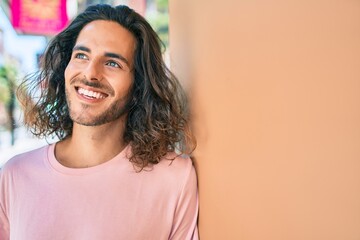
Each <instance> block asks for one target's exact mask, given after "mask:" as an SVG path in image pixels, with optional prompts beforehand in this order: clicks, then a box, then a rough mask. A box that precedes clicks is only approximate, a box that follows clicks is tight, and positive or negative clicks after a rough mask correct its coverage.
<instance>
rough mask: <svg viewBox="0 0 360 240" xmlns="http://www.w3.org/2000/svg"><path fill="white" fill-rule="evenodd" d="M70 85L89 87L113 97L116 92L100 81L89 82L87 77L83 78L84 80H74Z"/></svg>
mask: <svg viewBox="0 0 360 240" xmlns="http://www.w3.org/2000/svg"><path fill="white" fill-rule="evenodd" d="M70 84H71V85H74V84H82V85H85V86H88V87H91V88H95V89H98V90H99V91H100V92H105V93H107V94H109V95H111V96H113V95H114V94H115V93H114V90H113V89H112V88H111V87H110V86H109V85H105V84H103V83H101V82H99V81H88V80H87V79H86V78H85V77H82V78H73V79H72V80H71V81H70Z"/></svg>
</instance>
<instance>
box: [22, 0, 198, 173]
mask: <svg viewBox="0 0 360 240" xmlns="http://www.w3.org/2000/svg"><path fill="white" fill-rule="evenodd" d="M95 20H107V21H114V22H117V23H119V24H120V25H121V26H123V27H124V28H126V29H127V30H129V31H130V32H131V33H132V34H133V35H134V36H135V38H136V41H137V42H136V50H135V59H134V85H133V89H132V97H131V99H130V100H129V103H128V119H127V124H126V129H125V133H124V139H125V141H126V142H128V143H129V144H130V145H131V147H132V156H131V158H130V161H132V162H133V163H135V164H136V165H137V166H139V167H141V168H144V167H146V166H148V165H149V164H156V163H158V162H159V161H160V160H161V158H162V157H163V156H165V155H166V153H168V152H173V151H175V152H177V153H179V154H183V153H184V154H190V153H191V152H192V151H193V150H194V148H195V145H196V144H195V139H194V137H193V135H192V134H191V131H190V127H189V123H188V116H189V114H188V109H187V101H186V96H185V93H184V91H183V89H182V87H181V86H180V84H179V82H178V80H177V78H176V77H175V76H174V75H173V74H172V73H171V71H170V70H169V69H168V68H167V67H166V65H165V63H164V61H163V59H162V53H161V41H160V39H159V37H158V36H157V34H156V33H155V31H154V30H153V29H152V27H151V26H150V25H149V23H148V22H147V21H146V20H145V19H144V18H143V17H142V16H140V15H139V14H138V13H136V12H135V11H133V10H132V9H130V8H128V7H127V6H117V7H111V6H109V5H104V4H99V5H94V6H90V7H88V8H87V9H86V10H85V11H84V12H83V13H81V14H79V15H78V16H77V17H76V18H75V19H74V20H73V21H72V22H71V23H70V25H69V26H68V27H67V28H66V29H65V30H64V31H62V32H61V33H59V34H58V35H57V36H55V37H54V38H53V39H52V40H51V42H50V43H49V45H48V48H47V50H46V52H45V54H44V56H43V58H42V68H41V70H39V72H37V73H36V74H34V75H31V76H28V77H26V78H25V80H24V82H23V83H22V84H21V86H20V88H19V91H18V96H19V98H20V102H22V105H23V106H24V110H25V124H26V125H27V126H28V127H29V129H30V130H31V131H32V133H33V134H34V135H36V136H38V137H47V136H51V135H56V136H57V137H58V138H59V139H60V140H61V139H64V138H66V137H67V136H70V135H71V133H72V127H73V121H72V120H71V119H70V116H69V109H68V105H67V102H66V97H65V79H64V71H65V68H66V66H67V64H68V63H69V61H70V57H71V54H72V49H73V47H74V45H75V42H76V39H77V37H78V35H79V33H80V31H81V30H82V28H83V27H84V26H85V25H86V24H88V23H89V22H92V21H95Z"/></svg>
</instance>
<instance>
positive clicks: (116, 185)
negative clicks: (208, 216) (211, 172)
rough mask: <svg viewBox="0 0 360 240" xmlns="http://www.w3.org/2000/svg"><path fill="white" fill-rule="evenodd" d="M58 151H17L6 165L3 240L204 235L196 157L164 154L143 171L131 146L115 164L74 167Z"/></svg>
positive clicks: (0, 178) (0, 199)
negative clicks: (131, 157) (133, 158)
mask: <svg viewBox="0 0 360 240" xmlns="http://www.w3.org/2000/svg"><path fill="white" fill-rule="evenodd" d="M54 148H55V145H54V144H53V145H49V146H45V147H42V148H40V149H37V150H34V151H31V152H28V153H24V154H21V155H18V156H16V157H14V158H12V159H11V160H9V161H8V162H7V163H6V164H5V166H3V168H2V170H1V175H0V194H1V195H0V240H8V239H11V240H50V239H51V240H60V239H61V240H103V239H104V240H121V239H124V240H152V239H153V240H162V239H179V240H187V239H198V233H197V225H196V224H197V212H198V196H197V182H196V173H195V170H194V167H193V165H192V162H191V160H190V159H189V158H187V157H177V158H176V159H175V160H174V161H169V160H167V159H164V160H162V161H161V162H160V163H159V164H156V165H154V166H153V167H152V169H151V170H150V169H145V170H143V171H141V172H136V170H135V169H134V167H133V165H132V164H131V163H130V162H129V160H128V158H127V157H126V156H128V155H127V154H128V153H129V151H131V150H130V149H131V148H130V147H129V146H128V147H126V148H125V149H124V150H123V151H122V152H121V153H119V154H118V155H117V156H116V157H114V158H113V159H111V160H110V161H107V162H105V163H103V164H100V165H98V166H95V167H90V168H78V169H75V168H67V167H65V166H63V165H61V164H60V163H59V162H58V161H57V160H56V159H55V155H54ZM173 156H175V155H173ZM170 157H171V156H170Z"/></svg>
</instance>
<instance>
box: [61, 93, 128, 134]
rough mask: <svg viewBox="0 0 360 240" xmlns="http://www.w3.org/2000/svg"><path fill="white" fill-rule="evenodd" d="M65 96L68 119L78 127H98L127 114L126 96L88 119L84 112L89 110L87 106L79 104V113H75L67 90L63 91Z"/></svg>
mask: <svg viewBox="0 0 360 240" xmlns="http://www.w3.org/2000/svg"><path fill="white" fill-rule="evenodd" d="M65 94H66V102H67V105H68V109H69V115H70V119H71V120H72V121H73V122H75V123H77V124H80V125H83V126H92V127H94V126H100V125H103V124H106V123H110V122H113V121H115V120H118V119H119V118H121V117H123V116H125V115H126V114H127V112H128V103H129V95H130V94H127V95H126V96H125V97H124V98H121V99H118V100H117V101H115V102H113V103H112V104H111V105H110V107H108V108H107V109H106V110H105V111H103V112H101V113H99V114H98V115H97V116H93V117H89V116H86V114H87V113H86V111H87V109H88V108H90V106H89V105H86V104H82V103H81V108H82V111H81V112H77V111H75V110H74V109H73V108H72V103H71V100H70V97H69V96H70V95H69V92H68V90H67V89H66V90H65Z"/></svg>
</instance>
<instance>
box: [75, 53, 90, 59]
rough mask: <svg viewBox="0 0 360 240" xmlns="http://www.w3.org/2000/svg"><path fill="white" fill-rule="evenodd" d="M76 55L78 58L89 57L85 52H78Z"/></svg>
mask: <svg viewBox="0 0 360 240" xmlns="http://www.w3.org/2000/svg"><path fill="white" fill-rule="evenodd" d="M74 57H75V58H78V59H88V58H87V56H86V55H85V54H83V53H76V54H75V55H74Z"/></svg>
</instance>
